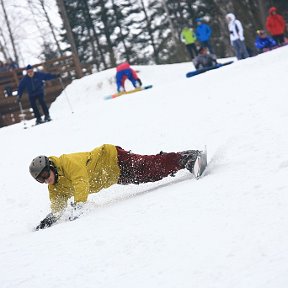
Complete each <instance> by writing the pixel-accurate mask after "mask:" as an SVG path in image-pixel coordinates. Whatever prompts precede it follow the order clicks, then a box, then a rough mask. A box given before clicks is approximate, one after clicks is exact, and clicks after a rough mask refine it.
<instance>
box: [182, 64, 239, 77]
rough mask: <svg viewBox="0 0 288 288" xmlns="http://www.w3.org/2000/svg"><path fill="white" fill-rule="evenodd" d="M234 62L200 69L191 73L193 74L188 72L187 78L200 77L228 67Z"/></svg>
mask: <svg viewBox="0 0 288 288" xmlns="http://www.w3.org/2000/svg"><path fill="white" fill-rule="evenodd" d="M233 62H234V61H229V62H226V63H223V64H220V63H218V64H216V65H215V66H210V67H205V68H202V69H198V70H195V71H191V72H188V73H187V74H186V77H187V78H190V77H193V76H196V75H199V74H202V73H204V72H207V71H210V70H214V69H218V68H221V67H223V66H226V65H230V64H232V63H233Z"/></svg>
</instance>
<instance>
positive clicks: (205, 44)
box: [200, 40, 215, 54]
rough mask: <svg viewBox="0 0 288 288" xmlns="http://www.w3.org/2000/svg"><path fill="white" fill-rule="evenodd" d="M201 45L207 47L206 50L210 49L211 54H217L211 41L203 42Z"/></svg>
mask: <svg viewBox="0 0 288 288" xmlns="http://www.w3.org/2000/svg"><path fill="white" fill-rule="evenodd" d="M200 45H201V47H206V48H208V50H209V52H210V54H215V52H214V49H213V47H212V45H211V42H210V40H207V41H201V42H200Z"/></svg>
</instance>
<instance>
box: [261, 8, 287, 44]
mask: <svg viewBox="0 0 288 288" xmlns="http://www.w3.org/2000/svg"><path fill="white" fill-rule="evenodd" d="M285 25H286V24H285V20H284V18H283V17H282V16H281V15H280V14H278V13H277V8H276V7H271V8H270V9H269V15H268V17H267V19H266V29H267V31H268V32H269V33H270V34H271V36H272V37H273V39H274V40H275V42H276V43H277V44H278V45H279V44H283V43H284V42H285V39H284V33H285Z"/></svg>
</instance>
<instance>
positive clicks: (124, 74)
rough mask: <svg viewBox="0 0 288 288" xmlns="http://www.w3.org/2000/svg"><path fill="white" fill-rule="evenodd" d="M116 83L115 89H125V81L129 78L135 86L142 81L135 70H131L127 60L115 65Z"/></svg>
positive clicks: (121, 90)
mask: <svg viewBox="0 0 288 288" xmlns="http://www.w3.org/2000/svg"><path fill="white" fill-rule="evenodd" d="M116 72H117V73H116V84H117V91H118V92H123V91H125V84H124V83H125V81H126V79H129V80H130V82H131V83H132V85H133V86H134V87H135V88H137V87H141V86H142V82H141V80H140V78H139V77H138V75H137V73H136V71H135V70H133V69H132V68H131V67H130V65H129V63H128V62H124V63H122V64H120V65H118V66H117V67H116Z"/></svg>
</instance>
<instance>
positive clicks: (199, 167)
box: [193, 146, 207, 180]
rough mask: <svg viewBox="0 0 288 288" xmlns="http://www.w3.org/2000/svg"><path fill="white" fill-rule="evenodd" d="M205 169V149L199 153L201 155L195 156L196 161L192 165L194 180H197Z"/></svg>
mask: <svg viewBox="0 0 288 288" xmlns="http://www.w3.org/2000/svg"><path fill="white" fill-rule="evenodd" d="M206 167H207V148H206V146H205V149H204V150H203V151H201V153H200V154H199V155H198V156H197V159H196V161H195V164H194V168H193V174H194V176H195V178H196V179H197V180H198V179H199V178H200V177H201V176H202V175H203V172H204V170H205V169H206Z"/></svg>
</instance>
